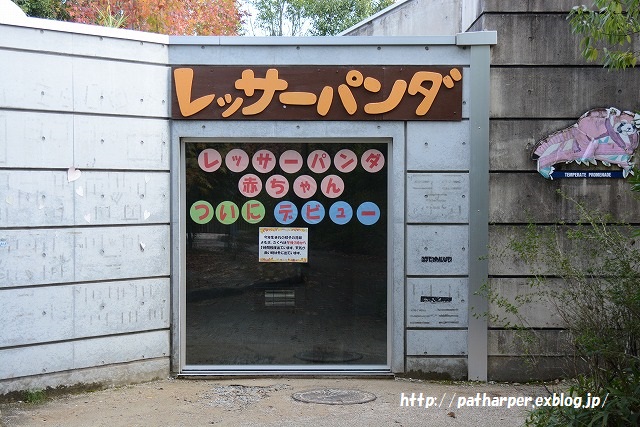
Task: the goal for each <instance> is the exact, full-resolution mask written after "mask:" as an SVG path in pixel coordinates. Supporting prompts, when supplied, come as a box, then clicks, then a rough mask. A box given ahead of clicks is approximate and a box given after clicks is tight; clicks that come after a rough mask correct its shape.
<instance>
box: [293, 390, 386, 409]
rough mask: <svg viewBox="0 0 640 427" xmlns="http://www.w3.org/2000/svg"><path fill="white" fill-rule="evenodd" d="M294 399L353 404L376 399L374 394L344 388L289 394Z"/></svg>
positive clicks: (307, 401)
mask: <svg viewBox="0 0 640 427" xmlns="http://www.w3.org/2000/svg"><path fill="white" fill-rule="evenodd" d="M291 397H293V398H294V399H295V400H298V401H300V402H306V403H321V404H324V405H354V404H356V403H367V402H371V401H372V400H375V399H376V395H375V394H373V393H369V392H367V391H361V390H344V389H336V388H325V389H321V390H309V391H300V392H298V393H293V394H292V395H291Z"/></svg>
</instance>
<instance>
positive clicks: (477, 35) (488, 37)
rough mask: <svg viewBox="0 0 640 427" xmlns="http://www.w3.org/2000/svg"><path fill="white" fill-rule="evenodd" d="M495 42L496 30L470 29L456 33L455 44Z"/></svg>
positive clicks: (496, 41) (487, 43) (474, 44)
mask: <svg viewBox="0 0 640 427" xmlns="http://www.w3.org/2000/svg"><path fill="white" fill-rule="evenodd" d="M497 43H498V32H497V31H470V32H467V33H458V34H456V44H457V45H458V46H478V45H494V44H497Z"/></svg>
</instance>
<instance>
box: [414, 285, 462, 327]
mask: <svg viewBox="0 0 640 427" xmlns="http://www.w3.org/2000/svg"><path fill="white" fill-rule="evenodd" d="M468 288H469V281H468V280H467V279H450V278H439V279H425V278H421V279H416V278H409V279H407V321H406V322H407V327H409V328H461V327H463V328H466V327H467V325H468V315H467V312H468V302H467V299H468V296H467V295H468V293H469V291H468Z"/></svg>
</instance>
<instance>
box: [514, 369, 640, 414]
mask: <svg viewBox="0 0 640 427" xmlns="http://www.w3.org/2000/svg"><path fill="white" fill-rule="evenodd" d="M589 393H591V396H598V397H600V398H601V402H602V403H601V404H600V405H598V406H596V407H595V408H592V409H587V408H575V407H573V406H543V407H540V408H537V409H536V410H534V411H532V412H531V413H529V416H528V417H527V420H526V421H525V425H526V426H529V427H585V426H611V427H614V426H637V425H640V371H638V370H637V369H635V370H631V369H630V370H629V371H628V375H627V376H626V377H623V378H620V377H615V378H612V379H611V381H609V383H607V384H605V385H603V386H602V387H600V388H598V387H597V386H596V385H595V384H593V381H592V379H591V378H590V377H588V376H580V377H579V378H578V379H577V381H576V384H575V385H573V386H571V387H570V388H569V390H568V391H566V392H565V395H571V396H575V397H582V399H583V403H584V401H585V396H588V394H589Z"/></svg>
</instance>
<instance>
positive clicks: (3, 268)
mask: <svg viewBox="0 0 640 427" xmlns="http://www.w3.org/2000/svg"><path fill="white" fill-rule="evenodd" d="M0 242H3V243H2V245H1V246H0V253H2V254H3V256H2V257H1V258H0V287H15V286H29V285H33V284H39V285H42V284H49V283H69V282H73V281H92V280H114V279H126V278H136V277H140V278H142V277H157V276H166V275H169V244H168V242H169V226H168V225H167V226H164V225H156V226H146V227H145V226H138V227H133V226H131V227H108V228H94V227H90V228H75V229H74V228H68V229H67V228H65V229H30V230H4V231H2V234H1V235H0Z"/></svg>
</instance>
